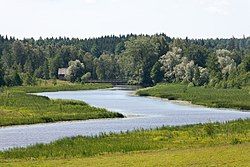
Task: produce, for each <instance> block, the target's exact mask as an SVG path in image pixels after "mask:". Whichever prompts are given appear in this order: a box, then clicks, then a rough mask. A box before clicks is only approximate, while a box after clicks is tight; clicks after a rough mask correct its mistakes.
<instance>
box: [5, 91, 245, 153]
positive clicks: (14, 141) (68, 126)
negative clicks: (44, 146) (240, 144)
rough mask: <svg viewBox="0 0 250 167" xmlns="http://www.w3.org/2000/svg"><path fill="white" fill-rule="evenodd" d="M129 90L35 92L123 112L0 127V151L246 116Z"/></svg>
mask: <svg viewBox="0 0 250 167" xmlns="http://www.w3.org/2000/svg"><path fill="white" fill-rule="evenodd" d="M133 94H134V91H132V90H119V89H106V90H90V91H68V92H49V93H37V95H42V96H47V97H49V98H61V99H76V100H83V101H85V102H87V103H88V104H89V105H91V106H96V107H102V108H107V109H108V110H111V111H116V112H120V113H122V114H124V115H125V116H126V118H122V119H103V120H88V121H71V122H58V123H48V124H35V125H21V126H11V127H4V128H0V150H5V149H8V148H13V147H23V146H27V145H32V144H35V143H49V142H51V141H54V140H56V139H60V138H64V137H71V136H77V135H97V134H99V133H101V132H105V133H109V132H120V131H127V130H134V129H140V128H144V129H147V128H156V127H160V126H162V125H170V126H172V125H185V124H195V123H204V122H215V121H219V122H223V121H229V120H234V119H239V118H243V119H244V118H250V112H240V111H237V110H230V109H214V108H207V107H202V106H197V105H190V104H187V103H180V102H175V101H168V100H162V99H158V98H149V97H138V96H134V95H133Z"/></svg>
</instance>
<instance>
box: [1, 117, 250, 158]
mask: <svg viewBox="0 0 250 167" xmlns="http://www.w3.org/2000/svg"><path fill="white" fill-rule="evenodd" d="M249 142H250V119H247V120H237V121H231V122H227V123H207V124H197V125H187V126H175V127H162V128H158V129H155V130H135V131H132V132H123V133H120V134H100V135H98V136H92V137H82V136H77V137H72V138H64V139H61V140H58V141H55V142H52V143H50V144H37V145H34V146H29V147H27V148H13V149H10V150H7V151H4V152H0V162H1V161H4V160H7V159H27V160H28V159H54V158H81V157H89V156H96V155H103V154H110V153H129V152H135V151H136V152H137V151H146V150H159V149H166V150H172V151H173V150H182V149H191V148H192V149H193V148H203V147H216V146H222V145H239V144H246V143H249Z"/></svg>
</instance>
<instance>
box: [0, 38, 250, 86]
mask: <svg viewBox="0 0 250 167" xmlns="http://www.w3.org/2000/svg"><path fill="white" fill-rule="evenodd" d="M0 58H1V59H0V85H7V86H16V85H34V84H36V80H37V78H41V79H46V80H47V79H55V78H57V77H58V69H59V68H68V69H67V74H66V79H67V80H69V81H71V82H86V81H87V80H90V79H92V80H97V79H98V80H111V79H114V80H115V79H122V80H127V81H128V83H130V84H145V85H149V84H156V83H158V82H182V83H186V84H189V85H190V86H203V85H207V86H211V87H218V88H221V87H222V88H231V87H240V86H241V85H244V84H247V83H249V80H250V38H249V37H248V38H246V37H243V38H241V39H238V38H234V37H233V38H230V39H188V38H186V39H179V38H170V37H168V36H167V35H165V34H156V35H150V36H149V35H133V34H130V35H123V36H105V37H100V38H92V39H77V38H72V39H69V38H61V37H60V38H46V39H42V38H40V39H38V40H35V39H33V38H31V39H23V40H18V39H15V38H13V37H4V36H1V35H0Z"/></svg>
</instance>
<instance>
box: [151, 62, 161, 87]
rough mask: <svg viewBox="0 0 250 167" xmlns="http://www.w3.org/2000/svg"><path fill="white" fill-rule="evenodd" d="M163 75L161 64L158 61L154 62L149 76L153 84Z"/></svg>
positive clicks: (159, 80)
mask: <svg viewBox="0 0 250 167" xmlns="http://www.w3.org/2000/svg"><path fill="white" fill-rule="evenodd" d="M163 76H164V73H163V71H162V70H161V64H160V62H158V61H157V62H156V63H155V64H154V66H153V68H152V70H151V72H150V77H151V79H152V81H153V83H154V84H157V83H159V82H161V81H162V79H163Z"/></svg>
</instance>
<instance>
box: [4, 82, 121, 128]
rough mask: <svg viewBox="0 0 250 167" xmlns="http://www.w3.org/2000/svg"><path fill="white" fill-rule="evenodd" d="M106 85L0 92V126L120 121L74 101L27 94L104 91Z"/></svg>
mask: <svg viewBox="0 0 250 167" xmlns="http://www.w3.org/2000/svg"><path fill="white" fill-rule="evenodd" d="M110 86H111V85H110V84H84V85H79V84H71V83H67V82H63V84H58V85H57V86H51V85H47V86H23V87H12V88H2V89H1V90H0V126H8V125H23V124H35V123H48V122H57V121H71V120H87V119H97V118H114V117H123V115H122V114H119V113H116V112H109V111H107V110H106V109H101V108H95V107H91V106H89V105H88V104H86V103H85V102H82V101H76V100H50V99H49V98H47V97H42V96H37V95H32V94H27V93H30V92H44V91H45V92H47V91H66V90H67V91H68V90H90V89H101V88H108V87H110Z"/></svg>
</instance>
